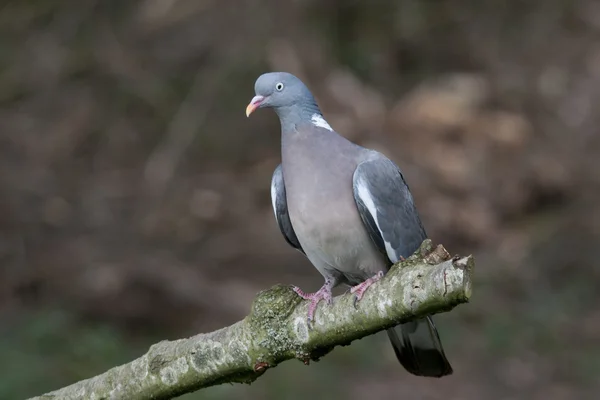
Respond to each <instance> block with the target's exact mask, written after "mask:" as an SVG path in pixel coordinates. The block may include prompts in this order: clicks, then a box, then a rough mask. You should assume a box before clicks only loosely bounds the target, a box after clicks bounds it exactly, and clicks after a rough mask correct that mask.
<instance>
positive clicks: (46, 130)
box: [0, 0, 600, 400]
mask: <svg viewBox="0 0 600 400" xmlns="http://www.w3.org/2000/svg"><path fill="white" fill-rule="evenodd" d="M272 70H284V71H289V72H292V73H294V74H297V75H298V76H299V77H301V78H302V79H303V80H304V81H305V82H306V83H307V85H308V86H309V87H310V88H311V90H312V91H313V93H314V94H315V95H316V97H317V99H318V101H319V103H320V104H321V107H322V109H323V112H324V114H325V116H326V117H327V119H328V121H329V122H330V124H331V125H332V126H333V127H334V128H335V129H336V130H337V131H339V132H340V133H342V134H344V135H345V136H346V137H348V138H350V139H351V140H354V141H356V142H358V143H360V144H362V145H364V146H368V147H372V148H375V149H377V150H380V151H383V152H384V153H385V154H387V155H388V156H390V157H391V158H392V159H394V160H395V161H396V162H397V163H398V164H399V165H400V166H401V168H402V169H403V171H404V174H405V176H406V178H407V180H408V182H409V185H410V187H411V189H412V191H413V194H414V196H415V199H416V202H417V206H418V208H419V211H420V213H421V216H422V219H423V220H424V223H425V226H426V227H427V230H428V233H429V235H430V236H431V237H432V239H433V240H434V241H435V242H437V243H443V244H444V245H445V246H446V248H447V249H448V250H449V251H450V252H451V253H453V254H454V253H461V254H470V253H472V254H474V255H475V258H476V280H475V285H474V293H473V297H472V302H471V303H470V304H468V305H462V306H459V307H458V308H456V309H455V310H453V311H452V312H451V313H447V314H443V315H440V316H438V317H437V320H438V327H439V329H440V332H441V336H442V339H443V341H444V343H445V348H446V354H447V355H448V357H449V359H450V360H451V362H452V364H453V366H454V370H455V372H454V374H453V375H452V376H450V377H446V378H443V379H440V380H427V379H422V378H417V377H414V376H411V375H409V374H408V373H407V372H405V371H404V370H403V368H402V367H401V366H400V365H399V364H398V363H397V362H396V360H395V357H394V354H393V351H392V349H391V347H390V346H389V343H388V342H387V337H386V336H385V335H384V334H379V335H375V336H372V337H368V338H365V339H363V340H361V341H357V342H355V343H353V344H352V346H349V347H344V348H338V349H336V350H334V352H333V353H332V354H330V355H329V356H327V357H325V358H324V359H323V360H321V361H320V362H318V363H311V365H310V366H309V367H306V366H304V365H302V363H301V362H299V361H289V362H286V363H284V364H282V365H281V366H279V367H278V368H276V369H274V370H270V371H268V373H266V374H265V375H264V376H263V377H261V378H260V379H259V380H258V381H256V382H255V383H254V384H252V385H251V386H247V385H235V386H233V385H224V386H221V387H215V388H211V389H208V390H205V391H202V392H198V393H195V394H190V395H187V396H184V397H183V398H184V399H187V400H194V399H257V398H259V399H303V398H306V397H309V396H310V397H311V398H344V399H348V400H351V399H363V398H365V397H369V398H377V399H396V398H403V399H415V400H419V399H461V400H462V399H466V400H477V399H506V400H509V399H549V400H560V399H587V398H596V396H594V394H597V393H598V391H599V390H600V377H599V376H600V339H599V337H600V307H599V306H598V304H600V303H599V302H600V290H598V285H599V284H600V264H599V262H598V260H599V258H600V241H599V239H600V134H599V132H598V130H599V127H600V112H598V111H597V110H598V104H600V3H599V2H598V1H597V0H572V1H567V0H529V1H491V0H463V1H458V0H447V1H433V0H429V1H427V0H398V1H392V0H385V1H384V0H375V1H357V0H355V1H342V0H320V1H317V0H297V1H293V2H283V1H277V0H248V1H235V2H234V1H223V0H222V1H216V0H127V1H125V0H103V1H100V0H85V1H82V0H77V1H75V0H71V1H51V0H43V1H41V0H40V1H34V0H18V1H17V0H13V1H10V0H8V1H4V2H3V4H2V6H1V7H0V132H1V133H0V191H1V196H0V358H1V359H2V363H0V399H6V400H11V399H23V398H26V397H28V396H33V395H36V394H41V393H43V392H45V391H48V390H51V389H56V388H59V387H61V386H64V385H67V384H69V383H72V382H75V381H77V380H80V379H84V378H87V377H91V376H93V375H95V374H98V373H101V372H103V371H104V370H106V369H107V368H110V367H113V366H115V365H117V364H120V363H123V362H127V361H129V360H131V359H133V358H134V357H137V356H139V355H141V354H142V353H143V352H145V351H146V350H147V348H148V347H149V345H151V344H152V343H154V342H156V341H158V340H160V339H176V338H180V337H185V336H191V335H193V334H195V333H198V332H206V331H211V330H214V329H217V328H220V327H223V326H225V325H229V324H231V323H233V322H235V321H237V320H239V319H241V318H243V317H244V316H245V315H246V314H247V312H248V310H249V307H250V304H251V301H252V298H253V296H254V295H255V294H256V293H257V292H258V291H259V290H261V289H264V288H268V287H270V286H272V285H274V284H276V283H284V284H296V285H300V286H301V287H302V288H303V289H305V290H316V289H317V288H318V287H319V286H320V285H321V283H322V281H321V280H322V278H321V277H320V275H319V274H318V273H317V272H316V270H314V269H313V267H312V266H310V265H309V263H308V262H307V261H306V260H305V259H304V258H303V257H302V256H301V255H300V254H299V253H297V252H296V251H294V250H292V249H291V248H290V247H289V246H288V245H287V244H286V242H285V241H284V239H283V238H282V236H281V234H280V233H279V231H278V229H277V226H276V223H275V221H274V218H273V213H272V210H271V205H270V194H269V190H270V188H269V186H270V179H271V174H272V172H273V169H274V168H275V166H276V165H277V164H278V163H279V160H280V154H279V146H280V137H279V122H278V120H277V118H276V116H275V115H274V113H273V112H272V111H263V112H257V113H255V114H254V115H253V116H252V118H251V119H246V118H245V115H244V110H245V106H246V104H247V103H248V101H249V100H250V99H251V98H252V96H253V95H254V89H253V87H254V81H255V79H256V78H257V77H258V76H259V75H260V74H261V73H263V72H266V71H272Z"/></svg>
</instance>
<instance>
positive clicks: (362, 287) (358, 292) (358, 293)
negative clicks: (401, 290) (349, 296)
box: [350, 271, 383, 308]
mask: <svg viewBox="0 0 600 400" xmlns="http://www.w3.org/2000/svg"><path fill="white" fill-rule="evenodd" d="M381 278H383V271H379V272H378V273H376V274H375V275H374V276H372V277H370V278H369V279H367V280H366V281H364V282H362V283H359V284H358V285H356V286H353V287H352V288H350V293H354V307H355V308H356V304H357V303H358V302H359V301H360V299H362V297H363V295H364V294H365V292H366V291H367V289H368V288H369V287H371V285H372V284H374V283H375V282H377V281H378V280H380V279H381Z"/></svg>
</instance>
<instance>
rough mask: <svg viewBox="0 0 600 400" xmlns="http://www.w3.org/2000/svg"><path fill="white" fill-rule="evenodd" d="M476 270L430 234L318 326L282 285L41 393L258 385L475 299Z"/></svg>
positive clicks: (100, 394)
mask: <svg viewBox="0 0 600 400" xmlns="http://www.w3.org/2000/svg"><path fill="white" fill-rule="evenodd" d="M473 268H474V260H473V257H472V256H467V257H458V256H456V257H450V255H449V254H448V252H447V251H446V250H445V249H444V247H443V246H441V245H439V246H437V247H436V248H434V247H433V244H432V243H431V241H430V240H426V241H424V242H423V244H422V245H421V248H420V249H419V250H417V251H416V252H415V254H413V255H412V256H411V257H410V258H408V259H407V260H405V261H402V262H399V263H398V264H396V265H394V266H393V267H392V268H391V269H390V271H389V272H388V273H387V274H386V276H385V277H384V278H383V279H382V280H381V281H379V282H377V283H376V284H374V285H373V286H371V287H370V288H369V289H368V290H367V292H366V293H365V295H364V297H363V298H362V300H361V301H360V302H358V304H357V306H356V308H355V307H354V306H353V295H352V294H350V293H346V294H344V295H341V296H338V297H336V298H335V299H334V301H333V304H332V305H327V304H326V303H324V302H323V303H320V304H319V307H318V308H317V312H316V314H315V321H314V323H313V324H312V325H311V326H310V327H309V325H308V324H307V320H306V316H307V302H305V301H303V300H302V299H301V298H300V297H298V296H297V295H296V294H295V293H294V292H293V291H292V290H291V288H290V287H289V286H284V285H276V286H274V287H272V288H271V289H268V290H263V291H261V292H260V293H258V295H257V296H256V298H255V299H254V302H253V304H252V309H251V312H250V314H249V315H248V316H247V317H246V318H244V319H243V320H242V321H239V322H237V323H235V324H233V325H231V326H229V327H226V328H222V329H220V330H218V331H215V332H211V333H204V334H199V335H196V336H193V337H191V338H188V339H180V340H175V341H161V342H159V343H157V344H154V345H152V346H151V347H150V349H149V351H148V352H147V353H146V354H144V355H143V356H141V357H140V358H138V359H136V360H133V361H132V362H130V363H128V364H125V365H121V366H118V367H115V368H112V369H110V370H108V371H107V372H105V373H103V374H101V375H98V376H96V377H93V378H90V379H86V380H83V381H80V382H77V383H75V384H73V385H70V386H67V387H65V388H62V389H59V390H56V391H53V392H50V393H47V394H44V395H41V396H39V397H34V398H33V399H39V400H41V399H55V400H58V399H60V400H70V399H78V400H79V399H91V400H101V399H103V400H109V399H111V400H112V399H127V400H142V399H171V398H173V397H176V396H179V395H182V394H184V393H189V392H192V391H195V390H198V389H201V388H205V387H209V386H213V385H218V384H221V383H233V382H241V383H251V382H252V381H254V380H255V379H257V378H258V377H259V376H260V375H262V374H263V373H264V372H265V371H266V370H267V369H269V368H273V367H275V366H277V364H279V363H281V362H282V361H285V360H289V359H292V358H297V359H300V360H302V361H303V362H304V363H305V364H308V363H309V361H310V360H318V359H319V358H320V357H322V356H324V355H325V354H327V353H329V352H330V351H331V350H332V349H333V348H334V347H335V346H339V345H347V344H349V343H350V342H352V341H353V340H356V339H360V338H362V337H364V336H367V335H371V334H373V333H376V332H378V331H381V330H384V329H386V328H390V327H392V326H395V325H398V324H399V323H402V322H407V321H409V320H412V319H415V318H420V317H423V316H425V315H428V314H436V313H440V312H445V311H449V310H451V309H452V308H454V307H455V306H456V305H458V304H461V303H466V302H468V301H469V298H470V296H471V281H472V275H473Z"/></svg>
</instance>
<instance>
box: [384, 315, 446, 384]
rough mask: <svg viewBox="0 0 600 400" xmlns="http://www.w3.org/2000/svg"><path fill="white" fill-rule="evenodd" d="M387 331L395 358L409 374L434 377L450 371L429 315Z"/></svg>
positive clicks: (439, 376)
mask: <svg viewBox="0 0 600 400" xmlns="http://www.w3.org/2000/svg"><path fill="white" fill-rule="evenodd" d="M387 332H388V336H389V338H390V341H391V342H392V346H393V348H394V352H395V353H396V357H397V358H398V361H400V364H402V366H403V367H404V368H405V369H406V370H407V371H408V372H410V373H411V374H413V375H417V376H426V377H436V378H441V377H442V376H446V375H451V374H452V372H453V370H452V366H451V365H450V363H449V362H448V359H447V358H446V355H445V354H444V349H443V347H442V342H441V340H440V337H439V335H438V333H437V329H436V328H435V325H434V324H433V321H432V320H431V318H430V317H427V318H425V319H422V320H419V321H414V322H409V323H406V324H403V325H400V326H398V327H395V328H392V329H388V331H387Z"/></svg>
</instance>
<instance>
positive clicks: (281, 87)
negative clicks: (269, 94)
mask: <svg viewBox="0 0 600 400" xmlns="http://www.w3.org/2000/svg"><path fill="white" fill-rule="evenodd" d="M275 89H276V90H277V91H278V92H281V91H282V90H283V83H281V82H279V83H278V84H277V85H275Z"/></svg>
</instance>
